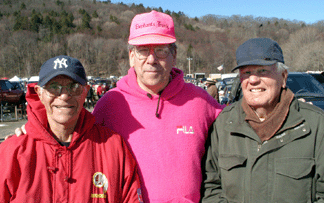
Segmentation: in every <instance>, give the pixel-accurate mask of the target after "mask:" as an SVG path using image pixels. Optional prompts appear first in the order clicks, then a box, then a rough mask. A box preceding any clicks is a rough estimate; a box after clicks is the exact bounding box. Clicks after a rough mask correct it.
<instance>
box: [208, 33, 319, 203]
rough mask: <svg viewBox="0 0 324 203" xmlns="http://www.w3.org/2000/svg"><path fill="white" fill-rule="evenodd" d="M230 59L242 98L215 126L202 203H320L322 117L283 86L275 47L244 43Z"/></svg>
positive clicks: (284, 74) (280, 61) (270, 43)
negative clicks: (238, 80) (234, 56)
mask: <svg viewBox="0 0 324 203" xmlns="http://www.w3.org/2000/svg"><path fill="white" fill-rule="evenodd" d="M236 60H237V64H238V65H237V66H236V67H235V68H234V69H233V71H234V70H236V69H238V70H239V74H240V80H241V86H242V91H243V98H242V99H241V100H240V101H238V102H236V103H234V104H232V105H231V106H228V107H226V108H225V109H224V110H223V111H222V113H221V114H220V115H219V116H218V117H217V119H216V121H215V122H214V124H213V127H212V130H211V135H210V142H209V143H208V144H207V152H206V153H207V154H206V162H205V181H204V197H203V199H202V202H203V203H206V202H213V203H214V202H257V203H260V202H294V203H296V202H324V139H323V138H324V136H323V134H324V125H323V124H324V112H323V111H322V110H321V109H319V108H318V107H316V106H313V105H310V104H307V103H304V102H299V101H298V100H297V99H296V98H295V97H294V94H293V92H292V91H291V90H289V89H288V88H287V87H286V80H287V76H288V70H287V66H285V65H284V57H283V54H282V50H281V48H280V46H279V45H278V43H277V42H275V41H273V40H271V39H268V38H255V39H250V40H248V41H246V42H245V43H243V44H242V45H241V46H240V47H239V48H238V49H237V51H236Z"/></svg>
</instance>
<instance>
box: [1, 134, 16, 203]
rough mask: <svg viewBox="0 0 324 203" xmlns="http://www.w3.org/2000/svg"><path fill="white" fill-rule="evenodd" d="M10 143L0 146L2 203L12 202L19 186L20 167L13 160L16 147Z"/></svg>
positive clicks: (5, 142)
mask: <svg viewBox="0 0 324 203" xmlns="http://www.w3.org/2000/svg"><path fill="white" fill-rule="evenodd" d="M10 139H12V138H10ZM9 141H10V140H6V141H4V142H3V143H2V144H0V156H1V158H0V168H1V175H0V202H10V199H11V197H12V194H13V193H14V191H15V190H16V188H17V187H18V184H19V174H20V172H19V167H18V164H17V162H15V161H14V160H15V159H13V154H15V152H14V151H13V150H12V149H13V148H14V147H12V146H9V145H8V142H9Z"/></svg>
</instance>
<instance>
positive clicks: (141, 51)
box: [135, 45, 171, 59]
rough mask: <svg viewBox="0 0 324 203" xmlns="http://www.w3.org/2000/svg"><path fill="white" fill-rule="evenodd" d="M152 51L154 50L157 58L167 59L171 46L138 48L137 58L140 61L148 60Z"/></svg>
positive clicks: (136, 49)
mask: <svg viewBox="0 0 324 203" xmlns="http://www.w3.org/2000/svg"><path fill="white" fill-rule="evenodd" d="M151 49H153V51H154V54H155V56H156V57H157V58H158V59H165V58H166V57H168V56H169V54H170V52H171V51H170V48H169V46H166V45H163V46H153V47H152V46H136V47H135V53H137V55H136V54H135V55H136V57H137V58H138V59H147V58H148V57H149V55H150V53H151Z"/></svg>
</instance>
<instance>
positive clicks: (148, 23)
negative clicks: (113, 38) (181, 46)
mask: <svg viewBox="0 0 324 203" xmlns="http://www.w3.org/2000/svg"><path fill="white" fill-rule="evenodd" d="M175 41H176V37H175V33H174V23H173V20H172V18H171V16H169V15H167V14H165V13H160V12H157V11H155V10H152V11H151V12H150V13H142V14H138V15H136V16H135V17H134V18H133V20H132V23H131V26H130V34H129V39H128V43H129V44H131V45H146V44H171V43H174V42H175Z"/></svg>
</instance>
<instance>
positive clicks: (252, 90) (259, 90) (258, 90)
mask: <svg viewBox="0 0 324 203" xmlns="http://www.w3.org/2000/svg"><path fill="white" fill-rule="evenodd" d="M264 91H265V89H262V88H254V89H250V92H264Z"/></svg>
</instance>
